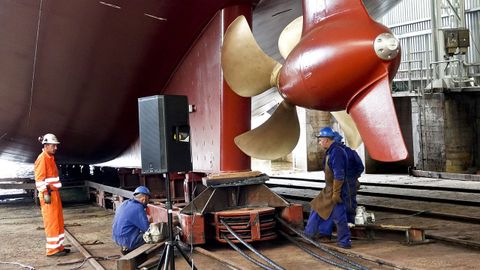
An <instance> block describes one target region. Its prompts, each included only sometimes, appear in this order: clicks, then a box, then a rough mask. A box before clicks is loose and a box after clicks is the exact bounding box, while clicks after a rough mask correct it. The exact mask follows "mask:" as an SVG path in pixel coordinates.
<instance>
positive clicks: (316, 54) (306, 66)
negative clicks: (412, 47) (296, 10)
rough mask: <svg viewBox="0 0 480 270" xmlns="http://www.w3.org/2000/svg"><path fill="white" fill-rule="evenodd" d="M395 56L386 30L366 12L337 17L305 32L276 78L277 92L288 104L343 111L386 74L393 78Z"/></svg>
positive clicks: (396, 49) (395, 47)
mask: <svg viewBox="0 0 480 270" xmlns="http://www.w3.org/2000/svg"><path fill="white" fill-rule="evenodd" d="M399 50H400V46H399V44H398V40H397V39H396V38H395V37H394V36H393V35H392V34H391V32H390V30H389V29H388V28H387V27H385V26H383V25H381V24H379V23H377V22H375V21H373V20H372V19H371V18H370V17H369V16H368V14H366V11H365V12H364V13H362V12H358V11H354V12H343V13H338V14H336V15H333V16H330V17H328V18H326V19H324V20H321V21H320V22H318V23H317V24H316V26H315V27H314V28H312V29H311V30H310V31H308V32H306V33H305V31H304V34H303V36H302V39H301V40H300V43H299V44H298V45H297V46H296V47H295V49H294V50H293V51H292V52H291V53H290V55H289V56H288V58H287V60H286V62H285V64H284V66H283V68H282V70H281V72H280V75H279V91H280V93H281V94H282V95H283V97H284V98H285V99H286V100H287V101H288V102H290V103H291V104H295V105H298V106H302V107H306V108H311V109H317V110H326V111H338V110H344V109H346V108H347V107H348V104H349V103H350V101H351V100H352V99H354V97H355V96H356V95H358V94H359V93H361V92H362V91H364V90H365V89H366V88H367V87H368V86H369V85H371V84H372V83H373V82H375V81H377V80H379V78H381V77H383V76H385V74H387V73H388V74H390V76H389V77H390V79H392V78H393V76H394V75H395V72H396V70H397V68H398V65H399V63H400V55H399ZM382 58H383V59H382Z"/></svg>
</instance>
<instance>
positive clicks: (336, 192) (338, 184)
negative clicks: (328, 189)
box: [332, 179, 344, 203]
mask: <svg viewBox="0 0 480 270" xmlns="http://www.w3.org/2000/svg"><path fill="white" fill-rule="evenodd" d="M343 182H344V181H343V180H336V179H335V180H333V194H332V201H333V202H334V203H341V202H342V198H340V193H341V191H342V185H343Z"/></svg>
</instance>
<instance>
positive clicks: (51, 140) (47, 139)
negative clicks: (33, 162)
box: [38, 133, 60, 144]
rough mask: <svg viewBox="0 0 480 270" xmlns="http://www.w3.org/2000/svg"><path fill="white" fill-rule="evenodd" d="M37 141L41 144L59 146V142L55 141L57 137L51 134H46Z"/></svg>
mask: <svg viewBox="0 0 480 270" xmlns="http://www.w3.org/2000/svg"><path fill="white" fill-rule="evenodd" d="M38 140H39V141H40V142H41V143H42V144H60V142H59V141H58V139H57V136H55V135H53V134H52V133H47V134H45V135H43V136H41V137H39V138H38Z"/></svg>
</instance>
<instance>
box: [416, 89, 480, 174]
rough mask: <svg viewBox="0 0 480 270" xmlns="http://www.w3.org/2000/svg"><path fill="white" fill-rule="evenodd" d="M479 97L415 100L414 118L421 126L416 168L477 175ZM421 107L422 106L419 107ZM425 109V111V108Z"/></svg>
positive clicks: (454, 95) (436, 96)
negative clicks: (417, 119) (475, 173)
mask: <svg viewBox="0 0 480 270" xmlns="http://www.w3.org/2000/svg"><path fill="white" fill-rule="evenodd" d="M479 103H480V95H479V94H473V93H470V94H458V93H449V94H445V93H433V94H426V95H424V97H423V98H418V99H415V102H414V104H415V106H414V107H415V109H414V110H413V112H414V114H413V116H412V118H414V117H418V118H419V119H420V120H419V121H421V123H422V125H421V127H420V126H419V125H416V126H414V129H415V128H416V129H417V130H419V136H420V140H419V146H418V150H416V151H414V152H415V155H416V157H417V158H416V160H415V166H416V167H417V168H418V169H422V170H427V171H446V172H453V173H474V172H476V171H477V168H479V165H480V164H479V150H478V146H479V142H478V131H477V130H478V128H477V127H478V124H479V119H480V111H479V108H480V105H479ZM418 105H419V106H418ZM422 107H423V109H422ZM418 114H420V115H418Z"/></svg>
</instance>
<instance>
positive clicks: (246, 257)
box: [223, 235, 272, 270]
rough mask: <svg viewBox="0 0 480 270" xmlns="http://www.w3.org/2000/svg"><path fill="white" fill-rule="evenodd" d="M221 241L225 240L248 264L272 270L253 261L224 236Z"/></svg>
mask: <svg viewBox="0 0 480 270" xmlns="http://www.w3.org/2000/svg"><path fill="white" fill-rule="evenodd" d="M223 239H225V241H227V243H228V244H229V245H230V246H231V247H232V248H233V249H234V250H235V251H236V252H238V253H240V255H242V256H243V257H244V258H245V259H247V260H249V261H250V262H252V263H253V264H255V265H257V266H259V267H261V268H263V269H267V270H271V269H272V268H270V267H269V266H267V265H265V264H263V263H261V262H259V261H257V260H255V259H254V258H253V257H251V256H249V255H248V254H247V253H245V252H244V251H243V250H241V249H240V248H239V247H237V245H235V244H234V243H233V242H232V241H231V240H230V239H228V237H226V236H225V235H224V236H223Z"/></svg>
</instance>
